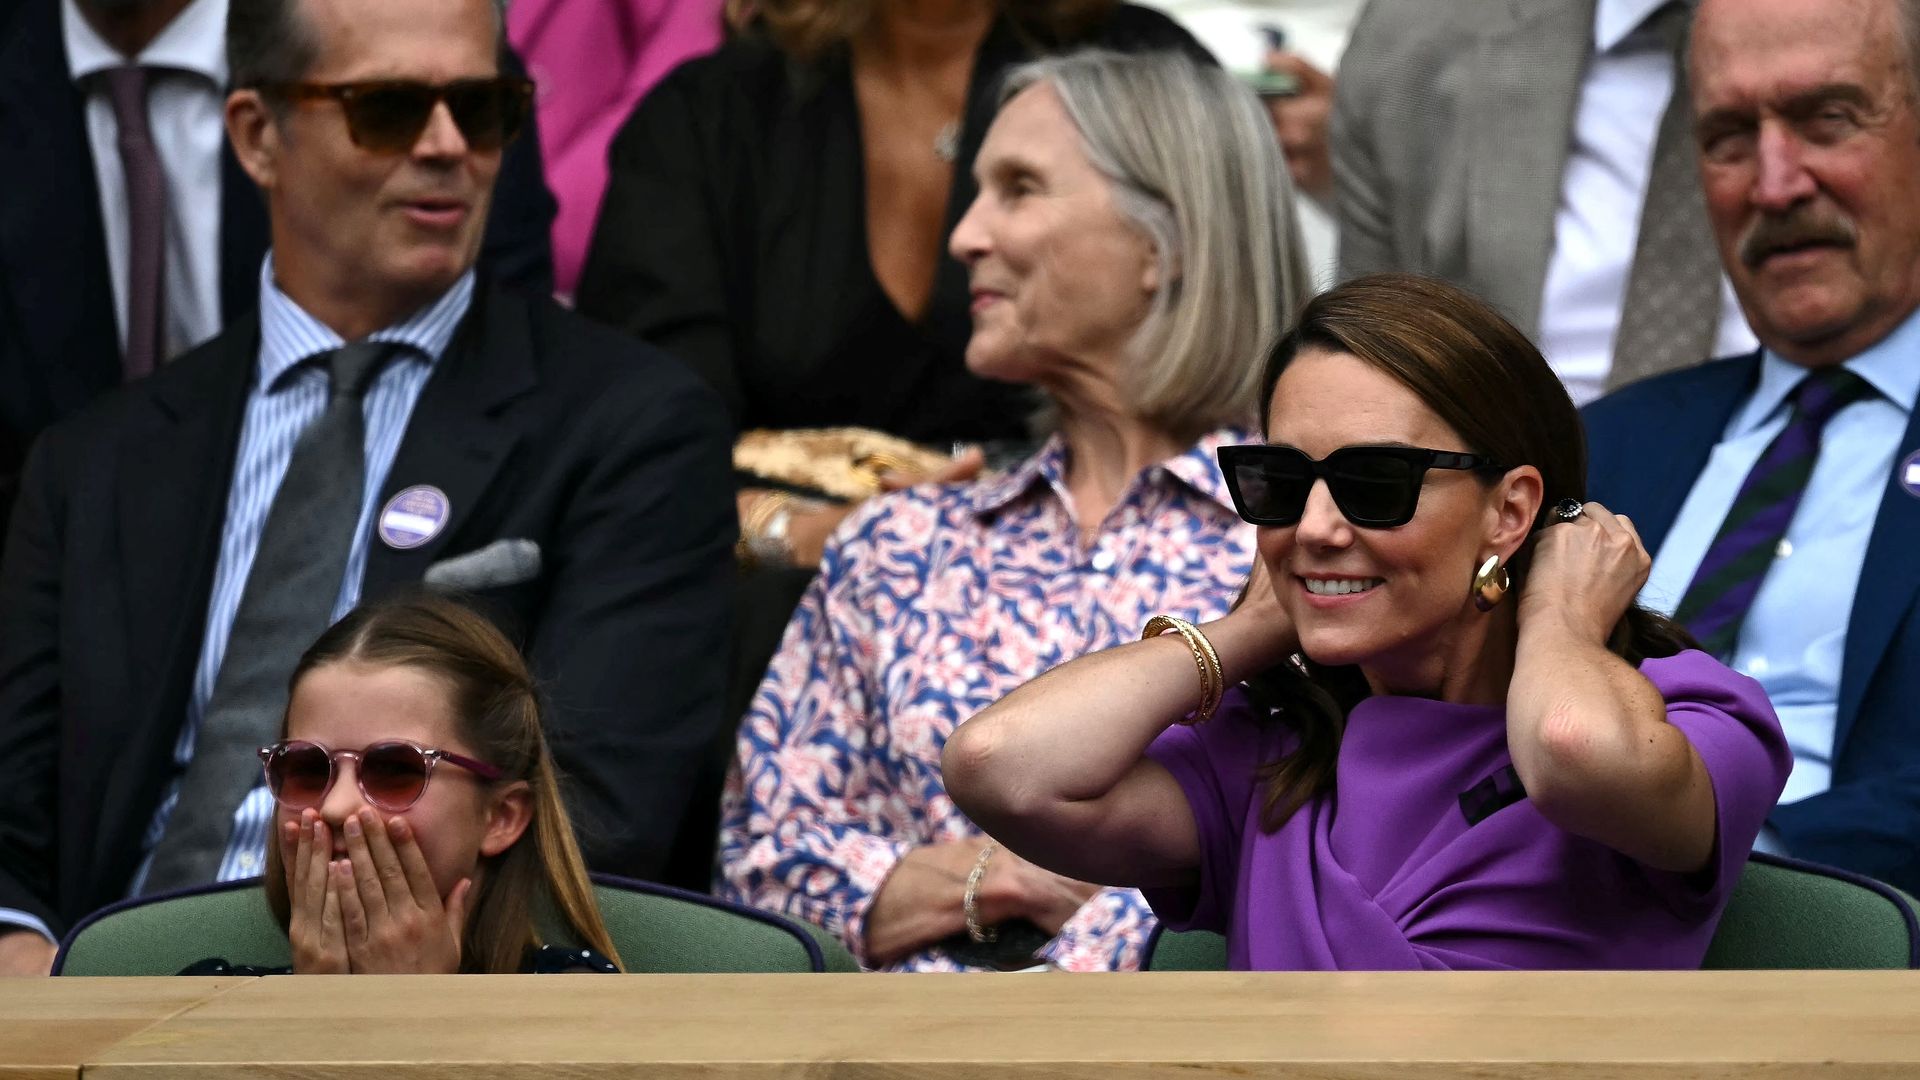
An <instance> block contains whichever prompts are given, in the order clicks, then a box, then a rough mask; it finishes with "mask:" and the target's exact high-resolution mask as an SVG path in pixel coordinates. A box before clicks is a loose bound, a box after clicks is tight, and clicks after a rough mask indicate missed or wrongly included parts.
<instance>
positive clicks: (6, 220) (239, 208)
mask: <svg viewBox="0 0 1920 1080" xmlns="http://www.w3.org/2000/svg"><path fill="white" fill-rule="evenodd" d="M20 3H21V9H20V11H19V12H18V13H17V15H16V17H15V19H14V23H13V27H12V29H11V30H10V31H9V32H8V33H7V34H6V35H5V36H3V37H0V147H4V148H5V155H6V161H7V164H6V167H5V170H4V179H0V525H4V524H5V522H6V508H7V506H8V505H9V504H10V503H11V502H12V501H13V496H14V488H15V486H16V484H17V482H18V474H19V471H20V462H21V459H22V457H23V456H24V455H25V453H26V449H27V447H28V445H30V444H31V443H32V441H33V437H34V436H35V435H36V434H38V433H39V431H40V430H41V429H42V428H44V427H46V426H47V425H48V424H51V423H53V422H54V421H55V420H58V419H59V418H61V417H62V416H66V415H67V414H69V413H71V412H73V411H74V410H75V409H78V408H79V407H80V406H82V405H84V404H86V403H87V402H88V401H91V400H92V399H93V398H95V397H97V396H98V395H100V394H101V393H102V392H104V391H105V390H107V389H108V388H109V387H112V386H114V385H116V384H118V383H119V382H120V338H119V321H118V319H117V317H116V315H115V313H114V308H113V283H112V281H111V280H110V279H109V271H108V269H107V241H106V233H105V232H104V226H102V224H101V222H100V190H99V185H98V184H97V183H96V182H95V180H94V164H93V153H92V151H91V149H89V144H88V142H87V125H86V99H85V97H84V96H83V95H82V94H81V93H80V91H79V90H78V89H76V88H75V87H74V85H73V80H72V78H71V77H70V76H69V75H68V73H67V50H66V45H65V44H64V42H63V41H62V39H61V35H60V4H59V2H58V0H20ZM506 63H507V64H508V66H509V67H514V66H516V65H517V64H518V61H517V60H514V59H512V58H511V57H508V58H507V60H506ZM220 199H221V206H220V221H221V227H220V306H221V311H222V313H223V317H222V322H223V323H225V324H226V325H232V324H233V322H234V320H235V319H237V318H238V317H239V316H241V315H243V314H245V313H246V312H248V311H251V310H252V309H253V306H254V304H255V302H256V301H257V300H258V298H259V287H260V259H261V257H262V256H263V255H265V254H266V251H267V211H266V204H265V203H264V202H263V201H262V200H261V197H260V192H259V190H258V189H257V188H255V187H254V186H253V181H252V180H251V179H250V178H248V176H247V174H246V173H245V172H243V171H241V169H240V163H239V162H238V161H237V160H236V159H235V158H234V156H233V152H232V150H231V149H228V150H227V151H226V152H225V153H223V154H222V167H221V182H220ZM554 211H555V206H554V202H553V196H552V195H551V194H549V193H548V191H547V187H546V181H545V179H544V178H543V174H542V166H541V162H540V140H539V138H538V134H537V133H536V132H535V131H534V130H533V129H532V127H531V126H529V128H528V130H527V131H526V132H525V133H524V134H523V135H522V137H521V138H519V139H518V140H516V141H515V142H514V144H513V146H511V147H509V148H508V150H507V153H506V156H505V158H504V159H503V161H502V163H501V167H500V180H499V183H498V185H497V187H496V189H495V192H494V206H493V211H492V214H491V216H490V217H489V218H488V221H487V236H486V241H485V248H484V250H483V251H482V253H481V263H480V264H481V266H483V267H485V268H486V269H487V271H488V272H489V273H490V274H492V275H493V276H494V277H495V278H496V279H497V280H499V281H500V282H502V283H503V284H506V285H509V286H512V287H515V288H523V289H526V290H528V291H530V292H535V293H538V294H540V295H545V294H546V293H548V292H551V291H552V288H553V253H552V247H551V241H550V240H549V230H550V229H551V228H552V225H553V215H554Z"/></svg>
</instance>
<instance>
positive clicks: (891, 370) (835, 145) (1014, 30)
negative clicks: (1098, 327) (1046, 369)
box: [578, 4, 1206, 447]
mask: <svg viewBox="0 0 1920 1080" xmlns="http://www.w3.org/2000/svg"><path fill="white" fill-rule="evenodd" d="M1077 45H1099V46H1104V47H1106V48H1111V49H1118V50H1123V51H1148V50H1154V49H1168V48H1178V49H1184V50H1187V51H1189V52H1191V53H1193V54H1194V55H1196V56H1201V57H1204V56H1205V55H1206V53H1205V51H1204V50H1203V49H1201V47H1200V46H1199V44H1198V43H1196V42H1195V41H1194V40H1193V38H1192V37H1191V36H1189V35H1188V34H1187V33H1186V31H1184V30H1182V29H1180V28H1179V27H1178V26H1176V25H1175V24H1174V23H1173V22H1172V21H1171V20H1169V19H1168V18H1167V17H1166V16H1164V15H1161V14H1159V13H1158V12H1154V11H1149V10H1147V9H1145V8H1139V7H1133V6H1131V5H1126V4H1122V5H1119V6H1118V7H1116V8H1115V9H1114V11H1113V12H1112V13H1111V14H1110V15H1109V16H1108V17H1107V18H1106V19H1105V20H1104V22H1103V23H1102V24H1101V25H1100V26H1099V27H1098V28H1097V29H1096V30H1094V31H1093V32H1092V33H1090V34H1088V35H1086V36H1085V37H1083V38H1082V39H1080V40H1077V41H1068V42H1045V41H1039V40H1036V39H1035V38H1034V37H1032V36H1031V35H1030V34H1028V33H1026V32H1025V31H1023V30H1021V29H1020V28H1018V27H1016V26H1015V25H1014V24H1013V23H1012V22H1011V21H1010V20H1008V19H1007V18H1005V17H1002V18H1001V19H1000V20H999V21H998V22H997V23H996V24H995V26H994V27H993V29H992V30H991V31H990V32H989V34H988V36H987V38H986V40H985V41H984V42H983V43H982V45H981V48H980V53H979V56H978V58H977V59H976V61H975V67H974V72H973V77H972V81H971V84H970V85H969V88H968V91H967V109H966V116H965V122H964V125H963V131H962V133H961V138H960V155H959V160H958V161H956V162H955V163H954V177H953V184H952V191H951V194H950V195H949V197H948V201H947V212H946V224H945V228H944V231H943V236H944V235H946V234H948V233H951V232H952V230H953V226H954V225H955V224H956V223H957V222H958V221H959V219H960V216H961V215H962V214H963V213H965V212H966V209H967V207H968V206H969V205H970V204H971V203H972V202H973V198H974V195H975V194H976V192H977V190H978V187H977V185H976V184H975V183H974V180H973V175H972V171H971V170H972V166H973V159H974V155H975V154H976V153H978V151H979V149H980V142H981V140H982V138H983V137H984V136H985V134H986V129H987V126H988V124H989V123H991V121H992V119H993V115H994V113H995V111H996V109H997V106H998V101H999V94H1000V85H1001V80H1002V78H1003V76H1004V75H1005V74H1006V72H1007V70H1008V69H1009V68H1011V67H1013V66H1015V65H1017V64H1019V63H1022V62H1024V61H1026V60H1029V59H1032V58H1033V57H1035V56H1038V55H1041V54H1042V53H1045V52H1049V51H1057V50H1061V49H1065V48H1070V47H1073V46H1077ZM932 153H933V151H932V148H931V147H929V148H928V155H929V157H931V156H932ZM864 171H865V170H864V155H863V153H862V150H861V146H860V120H859V114H858V109H857V107H856V105H855V98H854V90H853V77H852V70H851V67H850V66H849V62H848V58H847V55H846V52H845V50H841V51H839V52H838V53H836V54H833V55H830V56H828V57H826V58H824V59H822V60H820V61H818V62H816V63H813V64H808V65H801V64H798V63H796V62H794V61H792V60H790V59H789V58H788V57H787V56H786V55H785V54H783V53H781V52H780V51H779V50H778V49H776V48H775V47H774V46H773V45H771V44H770V43H768V42H766V41H764V40H762V39H759V38H757V37H748V38H744V39H741V40H737V41H734V42H731V43H729V44H727V45H725V46H723V47H722V48H721V49H720V50H719V51H718V52H717V53H714V54H712V55H710V56H706V57H702V58H699V59H696V60H691V61H689V62H687V63H686V64H684V65H682V66H681V67H680V68H678V69H677V70H675V71H674V72H673V73H672V74H671V75H669V76H667V78H666V79H665V80H663V81H662V82H661V83H660V84H659V85H658V86H657V87H655V88H654V90H653V91H652V93H650V94H649V95H648V96H647V97H646V99H645V100H643V101H642V102H641V103H640V106H639V108H638V109H636V110H635V111H634V114H633V116H632V117H631V118H629V119H628V121H627V123H626V124H625V126H624V127H623V128H622V129H621V131H620V134H619V136H618V137H617V138H616V139H615V140H614V143H613V148H612V152H611V172H612V176H611V181H610V183H609V185H608V188H607V196H606V202H605V203H604V204H603V206H602V208H601V212H600V222H599V225H598V227H597V229H596V231H595V234H594V239H593V245H592V249H591V251H590V253H589V254H588V257H587V263H586V269H585V271H584V274H583V276H582V278H581V282H580V289H579V295H578V303H579V309H580V310H581V311H582V312H584V313H586V314H588V315H591V316H593V317H595V318H598V319H601V320H603V321H606V322H609V323H612V324H613V325H616V326H619V327H622V328H624V329H626V330H628V331H629V332H632V333H634V334H637V335H638V336H640V337H642V338H644V339H646V340H648V341H651V342H653V343H654V344H656V345H659V346H661V347H663V348H665V349H667V350H668V351H670V352H673V353H676V354H677V355H679V356H680V357H681V358H682V359H683V360H685V361H686V362H688V363H690V364H692V365H693V366H694V367H695V368H696V369H697V370H698V371H700V373H701V374H702V375H704V376H705V377H706V378H707V379H708V380H709V381H710V382H712V383H713V385H714V386H715V387H716V388H718V389H719V390H720V392H721V394H722V395H723V396H724V397H725V398H726V400H727V403H728V405H729V407H730V408H731V409H732V412H733V416H734V419H735V421H736V422H737V423H738V424H739V426H740V428H741V429H743V430H744V429H748V428H760V427H770V428H798V427H830V426H838V425H845V424H850V425H857V426H861V427H870V428H877V429H880V430H882V431H888V432H892V433H893V434H896V435H901V436H905V437H907V438H909V439H914V440H917V441H919V442H922V443H926V444H929V445H933V446H940V447H944V446H945V444H947V443H949V442H952V441H954V440H969V441H985V440H990V439H1021V438H1025V437H1026V436H1027V421H1028V417H1029V416H1030V415H1031V414H1032V412H1033V410H1034V406H1035V404H1036V403H1037V400H1036V398H1035V397H1034V396H1033V394H1032V392H1031V391H1029V390H1027V389H1026V388H1024V387H1018V386H1011V385H1008V384H1004V383H993V382H988V381H986V380H983V379H978V378H975V377H974V376H972V375H971V374H969V373H968V372H967V370H966V364H965V361H964V355H965V350H966V345H967V338H968V336H969V335H970V334H971V333H972V322H971V319H970V317H969V315H968V296H967V271H966V268H965V267H964V266H962V265H961V264H960V263H958V262H957V261H955V260H953V259H949V258H944V257H943V258H942V260H941V266H940V269H939V272H938V274H937V276H936V277H935V279H934V285H933V292H932V298H931V302H930V303H929V304H928V306H927V311H926V314H925V315H924V316H922V317H921V319H920V320H919V321H918V322H917V323H915V322H909V321H908V320H907V319H906V317H905V316H904V315H902V314H901V313H900V310H899V309H898V308H897V307H895V306H894V304H893V302H892V301H891V300H890V299H889V298H888V297H887V295H886V292H885V291H884V290H883V289H882V288H881V287H880V283H879V281H878V279H876V277H875V276H874V272H873V267H872V264H871V262H870V260H869V258H868V254H867V235H866V220H867V219H866V194H865V187H864V184H865V177H864Z"/></svg>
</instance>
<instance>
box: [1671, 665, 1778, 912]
mask: <svg viewBox="0 0 1920 1080" xmlns="http://www.w3.org/2000/svg"><path fill="white" fill-rule="evenodd" d="M1640 673H1641V674H1642V675H1645V676H1646V677H1647V679H1648V680H1649V681H1650V682H1652V683H1653V685H1654V686H1656V687H1658V688H1659V690H1660V696H1662V697H1664V698H1666V700H1667V722H1668V723H1670V724H1672V725H1673V726H1674V727H1677V728H1679V729H1680V732H1681V734H1683V735H1685V736H1686V737H1687V741H1688V742H1689V743H1692V744H1693V750H1694V753H1697V754H1699V755H1700V762H1701V764H1702V765H1704V766H1706V770H1707V777H1708V778H1709V779H1710V780H1712V781H1713V808H1714V812H1715V817H1716V822H1715V825H1716V834H1715V837H1714V850H1713V857H1712V863H1711V864H1710V865H1709V866H1708V867H1707V869H1706V870H1704V871H1702V872H1700V873H1698V874H1674V873H1668V872H1666V871H1662V870H1654V869H1651V868H1649V869H1648V870H1647V877H1648V879H1649V880H1650V881H1651V882H1652V884H1653V887H1654V890H1655V891H1656V892H1658V893H1659V894H1660V895H1661V896H1662V897H1663V898H1664V899H1665V900H1666V901H1667V903H1669V904H1670V905H1672V907H1673V909H1674V912H1675V913H1676V914H1679V915H1683V916H1704V915H1708V914H1712V915H1715V916H1717V915H1718V913H1719V911H1720V909H1721V908H1722V907H1723V906H1725V904H1726V902H1727V898H1728V897H1729V896H1731V895H1732V892H1733V887H1734V886H1735V885H1737V884H1739V882H1740V872H1741V870H1742V869H1744V868H1745V866H1746V862H1747V855H1748V854H1749V853H1750V852H1751V851H1752V850H1753V842H1754V840H1755V838H1757V837H1758V836H1759V835H1760V827H1761V826H1762V825H1764V824H1765V823H1766V820H1767V815H1768V814H1769V813H1771V812H1772V811H1773V804H1774V801H1775V800H1776V799H1778V798H1779V797H1780V792H1781V790H1782V789H1784V788H1785V787H1786V784H1787V773H1788V772H1790V771H1791V770H1792V769H1793V751H1792V750H1791V749H1790V748H1789V747H1788V746H1787V739H1786V736H1785V735H1784V734H1783V733H1782V732H1781V730H1780V719H1779V717H1778V716H1776V715H1775V714H1774V711H1773V704H1772V702H1770V701H1768V700H1767V694H1766V691H1765V690H1763V689H1761V687H1760V684H1759V683H1757V682H1755V681H1754V680H1752V679H1750V678H1747V677H1746V676H1745V675H1741V674H1739V673H1737V672H1735V671H1732V670H1730V669H1728V668H1727V667H1725V666H1723V665H1722V664H1721V663H1720V662H1719V661H1717V660H1714V659H1713V658H1712V657H1710V656H1708V655H1707V654H1706V653H1703V652H1698V651H1691V650H1690V651H1688V652H1683V653H1681V654H1679V655H1678V656H1671V657H1667V658H1665V659H1658V660H1648V661H1646V662H1645V663H1643V664H1641V665H1640Z"/></svg>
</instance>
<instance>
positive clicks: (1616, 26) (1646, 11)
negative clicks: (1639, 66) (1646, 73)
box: [1593, 0, 1667, 53]
mask: <svg viewBox="0 0 1920 1080" xmlns="http://www.w3.org/2000/svg"><path fill="white" fill-rule="evenodd" d="M1666 5H1667V0H1600V2H1599V3H1597V4H1595V5H1594V6H1593V51H1594V52H1596V53H1605V52H1612V51H1613V50H1614V49H1615V48H1617V47H1618V46H1619V44H1620V43H1621V42H1622V41H1625V40H1626V39H1627V35H1629V34H1631V33H1633V32H1634V31H1635V30H1638V29H1639V28H1640V24H1641V23H1643V22H1646V21H1647V17H1648V16H1650V15H1652V14H1653V13H1654V12H1656V11H1658V10H1660V9H1661V8H1663V7H1665V6H1666Z"/></svg>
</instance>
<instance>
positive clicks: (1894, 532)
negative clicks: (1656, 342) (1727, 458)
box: [1584, 352, 1920, 892]
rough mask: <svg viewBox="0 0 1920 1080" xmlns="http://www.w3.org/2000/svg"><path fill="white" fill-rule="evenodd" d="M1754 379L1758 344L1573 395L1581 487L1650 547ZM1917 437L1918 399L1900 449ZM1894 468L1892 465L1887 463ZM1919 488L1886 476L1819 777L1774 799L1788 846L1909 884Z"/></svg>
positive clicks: (1917, 740) (1919, 801)
mask: <svg viewBox="0 0 1920 1080" xmlns="http://www.w3.org/2000/svg"><path fill="white" fill-rule="evenodd" d="M1759 378H1760V354H1759V353H1757V352H1756V353H1752V354H1750V355H1747V356H1740V357H1735V358H1733V359H1729V360H1716V361H1714V362H1712V363H1709V364H1704V365H1702V366H1700V367H1696V368H1689V369H1687V370H1684V371H1676V372H1673V373H1671V374H1667V375H1662V376H1658V377H1656V378H1652V379H1648V380H1646V381H1644V382H1639V383H1635V384H1633V385H1632V386H1628V387H1625V388H1624V389H1621V390H1619V391H1618V392H1616V393H1613V394H1610V395H1608V396H1607V397H1605V398H1602V399H1601V400H1599V401H1596V402H1594V403H1593V404H1591V405H1589V406H1587V408H1586V409H1585V410H1584V415H1585V417H1586V423H1587V443H1588V452H1589V455H1590V458H1589V464H1588V483H1587V492H1588V497H1589V498H1591V499H1594V500H1596V501H1598V502H1600V503H1602V504H1604V505H1605V506H1606V507H1607V508H1608V509H1610V510H1613V511H1614V512H1616V513H1621V514H1625V515H1627V516H1628V517H1630V518H1632V519H1633V523H1634V525H1635V527H1636V528H1638V529H1639V531H1640V536H1641V538H1642V539H1644V540H1645V541H1646V545H1647V550H1648V551H1653V552H1658V551H1659V550H1660V545H1661V544H1662V543H1663V542H1665V540H1666V538H1667V532H1668V530H1670V529H1672V528H1673V521H1674V518H1675V517H1677V516H1678V515H1679V513H1680V506H1681V504H1682V503H1684V502H1685V501H1686V498H1687V494H1688V493H1689V492H1690V491H1691V490H1692V489H1693V483H1694V481H1695V479H1697V478H1698V477H1699V475H1700V472H1701V470H1702V469H1703V468H1705V467H1706V463H1707V457H1708V455H1709V454H1711V453H1712V451H1713V448H1714V445H1715V444H1717V443H1718V442H1719V441H1720V436H1721V434H1722V433H1723V432H1724V431H1725V430H1726V427H1727V424H1728V422H1729V421H1731V420H1732V418H1733V413H1734V410H1735V409H1737V408H1738V407H1739V406H1740V403H1741V402H1743V401H1745V400H1746V398H1747V396H1748V395H1749V394H1750V393H1752V391H1753V389H1754V387H1755V386H1756V385H1757V384H1758V382H1759ZM1916 449H1920V411H1916V413H1915V419H1914V420H1913V421H1911V422H1910V423H1909V424H1908V426H1907V431H1906V434H1905V435H1903V436H1902V437H1901V441H1900V454H1899V455H1898V457H1897V459H1896V460H1905V458H1906V456H1907V455H1908V454H1911V453H1913V452H1914V451H1915V450H1916ZM1895 472H1896V473H1897V472H1898V470H1897V469H1896V470H1895ZM1916 597H1920V498H1915V497H1914V496H1912V495H1909V494H1908V493H1907V492H1906V490H1905V489H1904V488H1902V487H1901V486H1900V484H1899V478H1898V476H1897V475H1889V476H1888V477H1887V486H1886V489H1885V491H1884V493H1883V494H1882V495H1881V498H1880V511H1879V513H1878V515H1876V517H1875V518H1874V522H1873V534H1872V537H1871V538H1870V539H1869V541H1868V543H1867V557H1866V562H1865V564H1864V565H1862V567H1861V570H1860V588H1859V590H1858V591H1857V592H1856V593H1855V595H1854V601H1853V613H1852V615H1851V616H1850V617H1849V619H1848V623H1847V648H1846V658H1845V660H1844V661H1843V663H1842V665H1841V672H1840V701H1839V712H1838V714H1837V715H1836V717H1835V719H1834V733H1833V786H1832V787H1831V788H1830V789H1829V790H1827V791H1826V792H1824V793H1823V794H1820V795H1816V796H1814V797H1812V798H1810V799H1803V800H1801V801H1800V802H1796V803H1793V804H1791V805H1786V806H1780V807H1777V808H1775V810H1774V812H1773V815H1772V817H1771V818H1769V819H1768V823H1769V824H1771V825H1772V826H1773V827H1774V829H1776V830H1777V831H1778V832H1779V834H1780V837H1781V839H1782V840H1784V841H1785V842H1786V845H1787V850H1788V851H1790V852H1791V853H1793V854H1794V855H1795V856H1797V857H1800V858H1805V859H1812V860H1815V861H1818V862H1824V863H1831V864H1833V865H1835V866H1841V867H1845V868H1846V869H1849V870H1853V871H1857V872H1859V873H1862V874H1867V875H1869V876H1872V877H1876V878H1879V879H1880V880H1882V881H1886V882H1889V883H1891V884H1894V885H1898V886H1899V887H1901V888H1903V889H1905V890H1907V891H1908V892H1920V610H1916V605H1915V600H1916Z"/></svg>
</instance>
